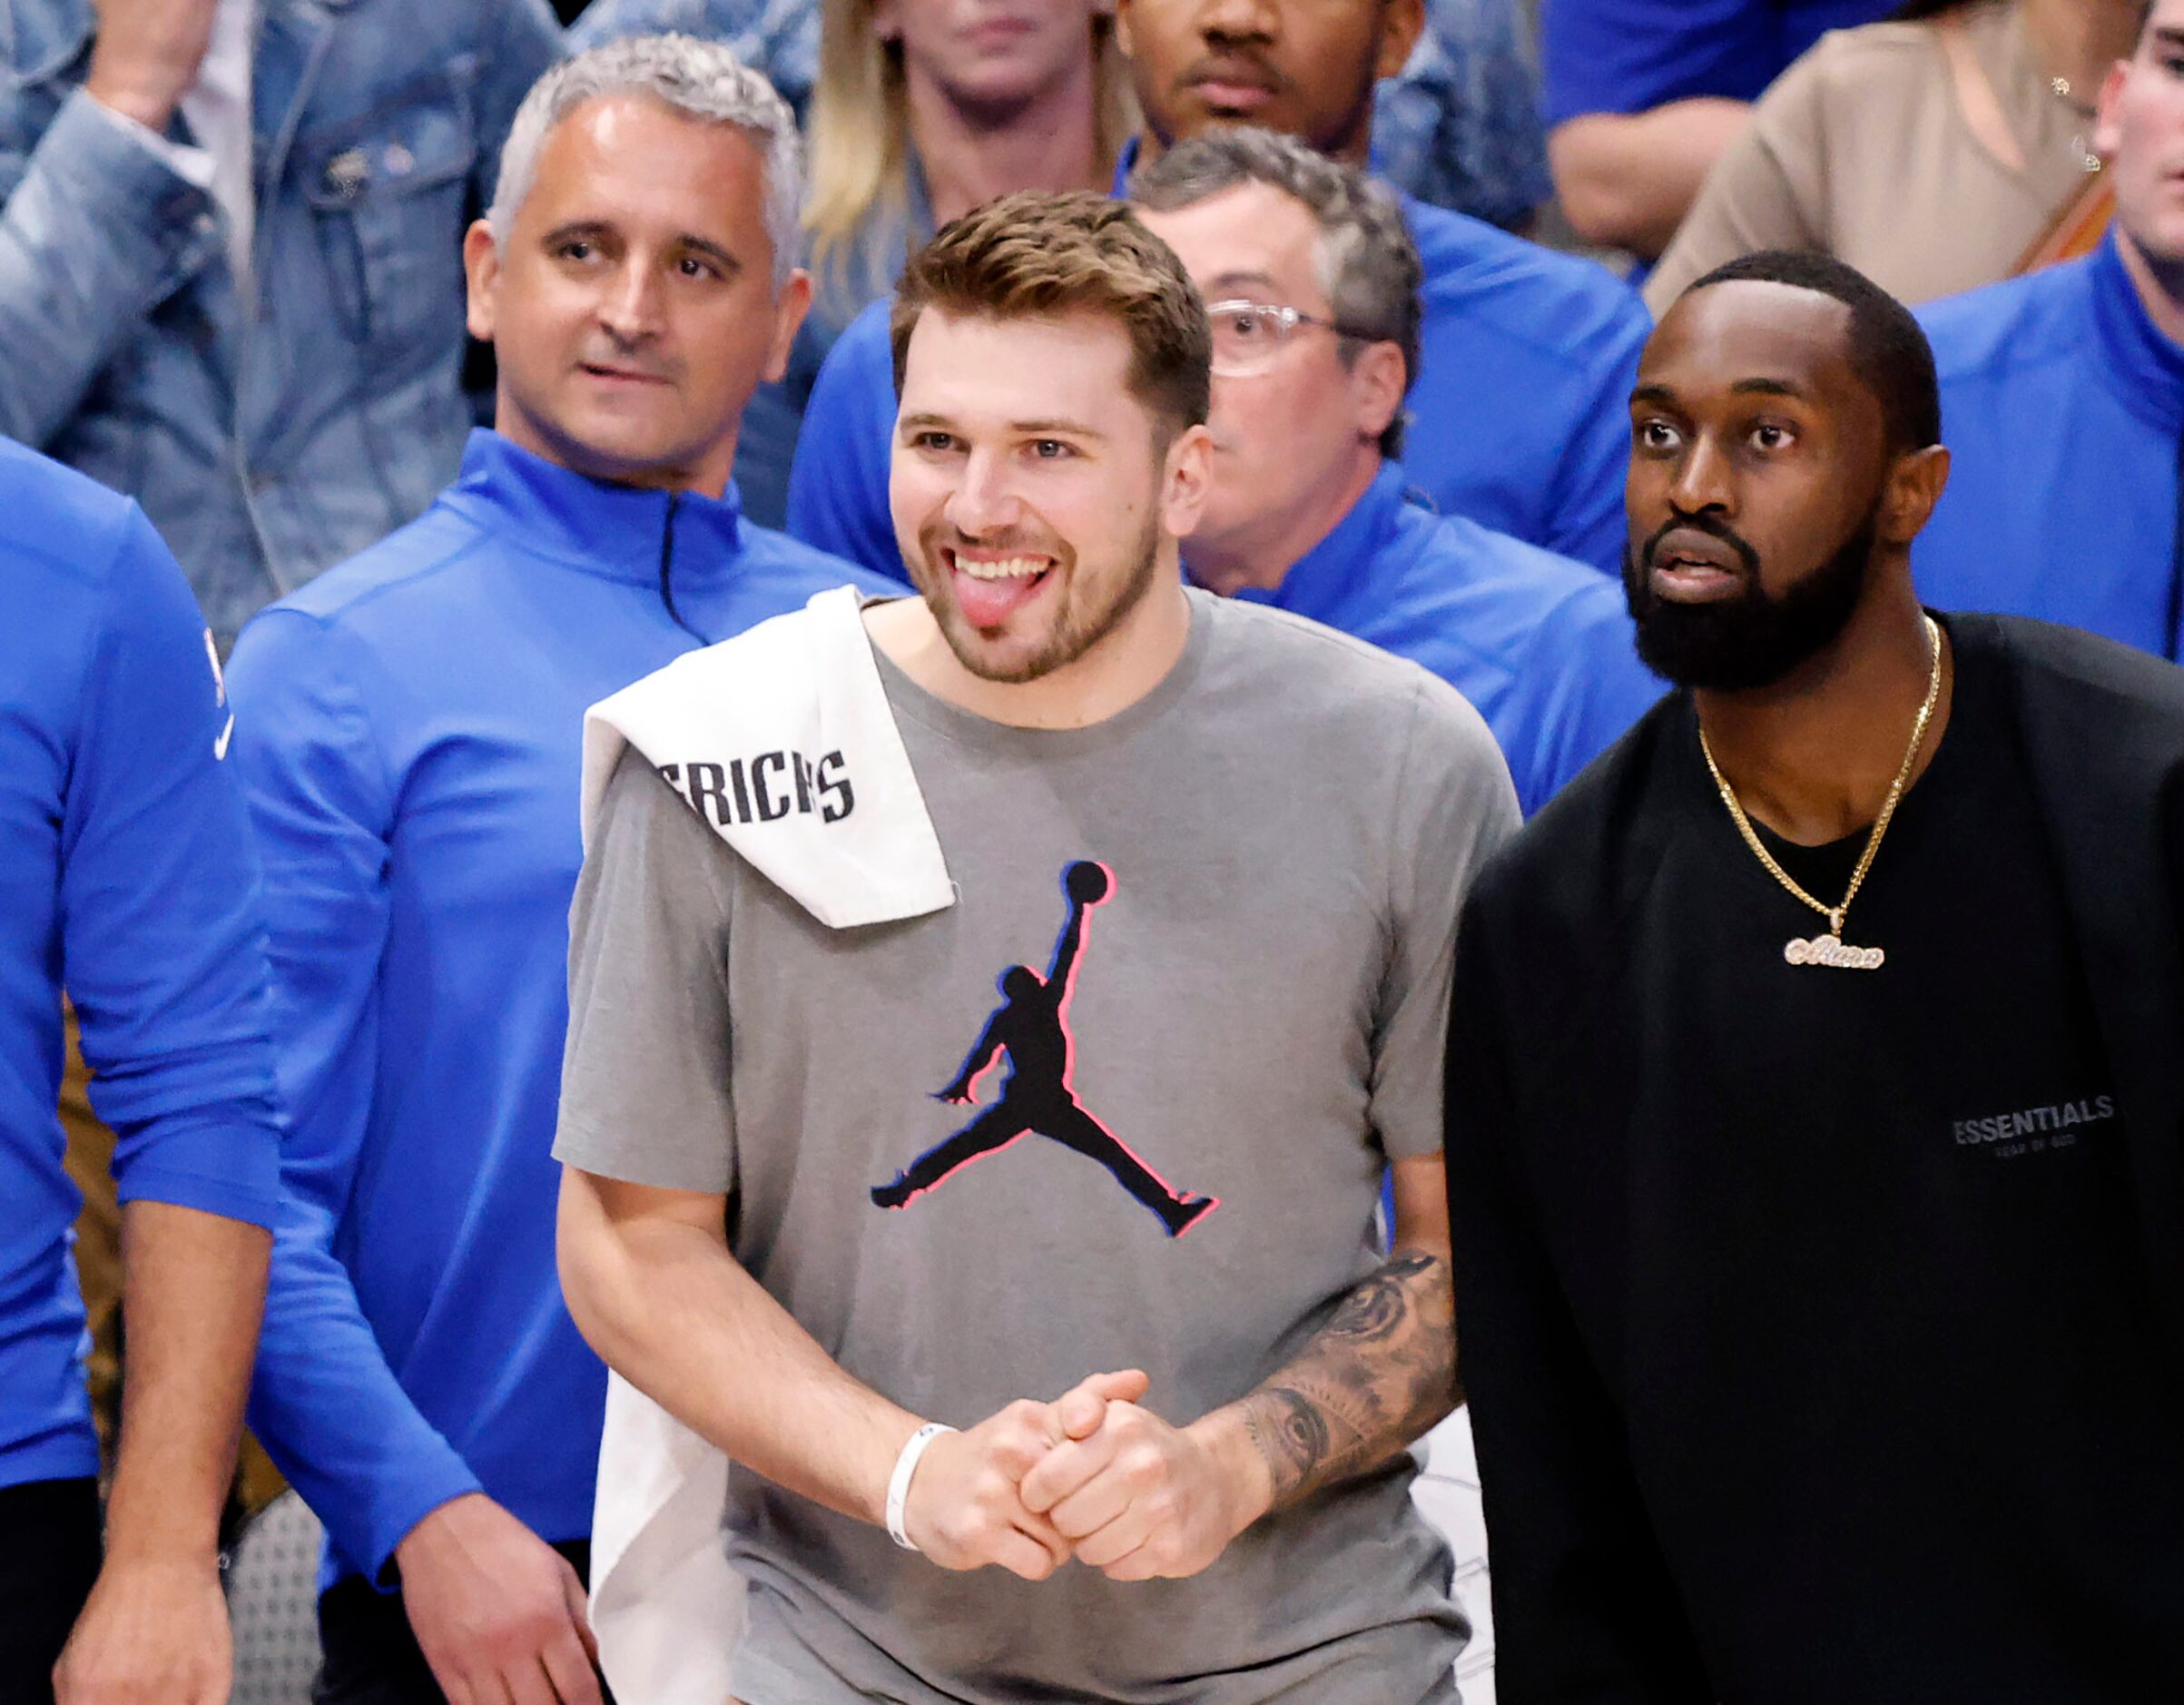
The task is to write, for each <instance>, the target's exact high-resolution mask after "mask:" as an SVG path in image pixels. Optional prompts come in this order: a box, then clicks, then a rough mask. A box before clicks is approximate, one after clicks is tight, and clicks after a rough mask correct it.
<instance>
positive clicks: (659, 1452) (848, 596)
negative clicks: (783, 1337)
mask: <svg viewBox="0 0 2184 1705" xmlns="http://www.w3.org/2000/svg"><path fill="white" fill-rule="evenodd" d="M860 606H861V600H860V599H859V597H858V595H857V592H856V590H855V588H853V587H851V586H842V587H840V588H838V589H836V590H834V591H831V592H821V593H820V594H819V595H818V596H815V597H813V598H812V601H811V602H810V603H809V604H807V605H806V606H804V607H803V608H802V609H801V610H797V611H793V612H792V613H791V614H789V615H787V616H775V617H774V618H773V619H772V620H771V621H767V622H761V623H760V624H759V625H758V626H755V627H753V628H750V629H748V630H747V631H745V632H744V633H742V634H739V635H737V636H735V637H734V638H733V639H729V640H724V641H723V642H722V643H721V644H720V645H717V646H707V647H706V648H705V649H704V650H703V651H696V652H692V653H690V654H689V655H686V656H683V657H679V658H677V659H676V660H675V661H674V663H671V664H669V665H667V667H665V668H664V669H662V670H660V671H658V672H657V673H656V674H654V675H647V676H646V677H645V678H644V680H642V681H639V682H638V683H637V684H636V685H635V686H630V687H625V688H624V689H623V690H622V691H621V692H619V693H617V694H615V695H614V696H613V697H612V698H608V699H604V700H602V701H601V702H600V703H599V704H597V705H593V706H592V708H591V709H590V710H589V711H588V712H586V713H585V719H584V839H585V846H586V847H587V848H588V847H589V846H590V844H591V841H592V832H593V829H594V827H595V823H596V820H597V815H598V812H599V808H600V805H601V803H602V802H603V801H604V800H605V797H606V784H607V781H608V778H609V777H611V776H612V775H613V774H614V773H615V764H616V763H617V762H618V761H619V760H620V758H621V756H622V751H623V748H624V747H625V745H627V746H635V748H636V749H637V750H638V751H639V752H640V753H642V754H644V757H645V759H646V760H647V761H648V762H650V763H651V764H654V766H656V767H657V768H659V769H660V770H661V771H662V773H663V774H665V775H666V776H667V779H668V780H669V781H670V782H673V783H674V784H675V785H676V786H677V788H678V789H680V790H681V791H682V793H683V794H684V798H685V799H687V800H689V801H690V802H691V803H692V805H693V807H694V809H696V810H697V811H698V813H699V815H700V817H701V818H702V820H703V821H704V822H705V823H707V824H708V825H709V826H710V827H711V828H712V829H713V832H714V833H717V834H718V835H720V837H721V838H722V839H723V840H724V841H726V842H727V843H728V844H729V845H730V846H732V847H733V848H734V849H735V850H736V852H738V853H739V854H740V855H742V856H743V858H744V859H746V860H748V861H749V862H751V863H752V864H753V866H754V867H755V868H756V869H757V870H758V871H759V872H761V873H762V874H763V875H764V876H765V877H766V878H767V879H768V880H769V881H771V882H773V883H775V884H776V885H777V886H778V887H780V888H781V889H782V891H783V892H786V893H787V894H788V895H789V896H790V897H791V898H792V899H793V900H794V901H795V902H797V903H798V904H799V905H801V906H802V907H803V909H804V910H805V911H806V912H810V913H811V914H812V916H813V917H814V918H816V919H818V920H819V921H821V923H824V924H826V925H827V926H828V927H830V928H831V929H837V930H842V929H850V928H853V927H855V926H857V925H861V924H868V923H885V922H890V921H893V920H896V919H899V918H916V917H922V916H924V915H925V914H926V913H927V912H939V911H941V910H943V909H945V908H946V907H948V906H949V905H952V904H953V903H954V902H955V889H954V886H953V884H952V883H951V882H949V876H948V866H947V864H946V862H944V861H943V860H942V858H941V856H940V840H939V838H938V837H937V836H936V835H935V834H934V833H933V826H932V819H931V817H930V815H929V814H928V813H927V811H926V809H925V796H924V795H923V794H922V793H920V791H919V788H918V778H917V776H916V774H914V773H913V772H912V771H911V769H910V754H908V753H907V752H905V751H904V750H903V748H902V735H901V733H900V730H898V729H897V728H896V726H895V719H894V715H893V713H892V712H891V711H890V709H889V706H888V702H887V689H886V688H885V687H884V686H883V685H881V684H880V670H879V665H877V664H876V663H874V661H873V659H872V649H871V641H870V640H869V639H867V638H866V636H865V632H864V619H863V616H862V615H861V607H860ZM727 1486H728V1459H727V1458H726V1457H725V1456H723V1454H721V1453H720V1452H719V1451H718V1450H717V1449H715V1448H714V1447H713V1445H712V1444H708V1443H707V1442H706V1441H705V1440H704V1439H703V1438H702V1437H700V1436H699V1435H698V1434H696V1433H694V1432H693V1431H692V1430H691V1429H690V1428H688V1427H686V1426H684V1424H682V1423H681V1422H680V1421H678V1420H676V1419H675V1418H674V1416H673V1415H671V1414H668V1413H667V1411H666V1410H664V1409H663V1408H661V1407H660V1406H659V1404H655V1403H654V1402H653V1400H652V1399H651V1398H649V1397H647V1396H646V1395H644V1393H642V1392H640V1391H639V1390H637V1388H636V1387H635V1386H634V1385H630V1384H629V1383H628V1382H627V1381H625V1380H624V1379H623V1378H622V1376H621V1375H619V1374H615V1375H609V1377H608V1380H607V1395H606V1424H605V1431H604V1432H603V1434H601V1437H600V1442H599V1480H598V1487H597V1492H596V1494H595V1501H594V1507H593V1511H592V1598H591V1618H592V1631H593V1632H594V1633H595V1635H596V1636H597V1637H598V1641H599V1661H600V1666H601V1668H603V1669H604V1670H605V1671H606V1679H607V1682H608V1685H610V1686H611V1687H612V1688H613V1689H614V1690H615V1696H616V1697H617V1698H619V1699H621V1700H625V1701H626V1702H627V1705H722V1701H723V1700H725V1699H726V1698H727V1697H728V1668H729V1660H730V1656H731V1653H732V1651H733V1647H734V1644H735V1641H736V1639H737V1637H738V1636H739V1635H740V1634H741V1632H742V1630H743V1582H742V1580H741V1579H740V1578H739V1577H738V1576H737V1575H736V1573H735V1572H734V1570H733V1569H732V1568H730V1567H729V1564H728V1559H727V1554H726V1552H725V1551H724V1550H723V1543H722V1536H721V1518H722V1513H723V1503H724V1502H725V1499H726V1496H727Z"/></svg>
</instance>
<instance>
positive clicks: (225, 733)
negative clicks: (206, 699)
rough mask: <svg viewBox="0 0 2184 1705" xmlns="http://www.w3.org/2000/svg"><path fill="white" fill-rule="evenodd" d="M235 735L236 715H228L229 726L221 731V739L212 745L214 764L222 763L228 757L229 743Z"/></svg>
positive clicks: (230, 713) (231, 713)
mask: <svg viewBox="0 0 2184 1705" xmlns="http://www.w3.org/2000/svg"><path fill="white" fill-rule="evenodd" d="M234 733H235V714H234V713H233V712H232V711H230V712H229V713H228V725H227V726H226V727H225V728H222V729H221V731H220V738H219V739H217V740H215V741H214V742H213V743H212V762H213V763H215V764H218V763H220V762H221V760H222V759H223V758H225V757H226V756H227V755H228V741H229V739H230V738H231V736H232V735H233V734H234Z"/></svg>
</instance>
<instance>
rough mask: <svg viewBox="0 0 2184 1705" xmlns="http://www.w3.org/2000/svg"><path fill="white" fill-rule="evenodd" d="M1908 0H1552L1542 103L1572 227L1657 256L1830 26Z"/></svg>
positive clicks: (1551, 159) (1543, 30) (1883, 12)
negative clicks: (1773, 90)
mask: <svg viewBox="0 0 2184 1705" xmlns="http://www.w3.org/2000/svg"><path fill="white" fill-rule="evenodd" d="M1901 4H1902V0H1545V4H1544V5H1542V6H1541V8H1540V112H1541V116H1542V117H1543V118H1544V119H1545V120H1546V123H1547V127H1548V130H1547V157H1548V163H1549V165H1550V166H1551V167H1552V168H1553V171H1554V179H1555V190H1556V192H1557V193H1558V194H1559V196H1560V198H1561V202H1562V212H1563V213H1564V214H1565V216H1566V217H1567V218H1568V219H1569V222H1570V226H1571V228H1572V229H1573V230H1575V231H1576V232H1577V233H1578V234H1579V236H1580V237H1583V238H1584V239H1585V240H1586V241H1588V242H1598V243H1604V244H1607V245H1608V247H1610V248H1616V249H1628V250H1629V251H1631V252H1632V253H1634V254H1637V255H1638V256H1640V257H1642V258H1644V259H1645V260H1648V261H1651V260H1652V259H1654V258H1656V257H1658V255H1659V254H1660V252H1661V251H1663V250H1664V249H1666V248H1667V247H1668V240H1669V239H1670V238H1671V237H1673V236H1675V235H1676V229H1677V226H1678V225H1679V224H1681V223H1682V222H1683V219H1684V215H1685V214H1687V213H1688V212H1690V211H1691V203H1692V202H1693V201H1694V200H1696V199H1697V195H1698V192H1699V187H1700V186H1701V185H1702V184H1704V183H1705V182H1706V181H1707V172H1708V170H1709V169H1710V168H1711V167H1712V166H1713V164H1714V163H1715V161H1716V160H1717V159H1719V158H1720V157H1721V154H1722V152H1723V151H1724V150H1725V149H1726V148H1727V147H1728V145H1729V144H1730V143H1732V142H1734V141H1736V138H1737V137H1738V136H1739V135H1741V134H1742V133H1743V132H1744V129H1745V127H1746V125H1747V124H1748V123H1751V117H1752V103H1753V102H1755V101H1756V100H1757V99H1758V98H1759V97H1760V95H1761V94H1764V93H1765V92H1766V86H1767V85H1768V84H1771V83H1772V82H1774V81H1775V79H1776V77H1778V76H1780V75H1781V74H1782V73H1783V72H1784V71H1785V70H1786V69H1787V68H1788V66H1789V64H1790V62H1791V61H1792V60H1794V59H1795V58H1796V57H1797V56H1798V55H1799V54H1802V53H1804V52H1805V49H1806V48H1808V47H1810V46H1811V45H1812V44H1814V43H1815V42H1816V41H1818V40H1819V39H1820V37H1821V36H1822V35H1824V34H1826V33H1827V32H1828V31H1829V30H1845V29H1851V28H1854V27H1855V26H1856V25H1861V24H1871V23H1874V21H1876V20H1877V19H1880V18H1884V17H1886V16H1888V15H1890V14H1891V13H1893V12H1894V11H1895V10H1896V9H1897V7H1898V6H1899V5H1901Z"/></svg>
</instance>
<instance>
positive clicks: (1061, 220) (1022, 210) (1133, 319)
mask: <svg viewBox="0 0 2184 1705" xmlns="http://www.w3.org/2000/svg"><path fill="white" fill-rule="evenodd" d="M928 308H938V309H940V310H941V311H942V312H943V313H950V314H962V315H969V316H973V317H983V318H985V319H989V320H1028V319H1041V320H1044V319H1051V318H1058V317H1059V316H1061V315H1065V314H1076V313H1090V314H1104V315H1106V316H1107V317H1108V318H1109V319H1112V320H1118V321H1120V322H1121V325H1122V329H1123V330H1124V331H1125V332H1126V334H1127V335H1128V337H1129V340H1130V370H1129V378H1128V384H1129V387H1130V391H1131V394H1132V395H1133V396H1135V397H1136V399H1138V400H1139V401H1140V402H1142V403H1144V404H1145V405H1146V408H1148V409H1151V410H1152V411H1153V412H1154V414H1155V415H1156V416H1157V417H1159V418H1160V419H1161V420H1162V422H1163V424H1164V425H1166V427H1167V429H1168V431H1169V434H1170V435H1171V436H1172V435H1173V434H1175V433H1177V432H1181V431H1184V430H1185V429H1187V428H1190V427H1195V426H1199V425H1203V424H1204V422H1205V414H1206V408H1207V405H1208V402H1209V401H1210V399H1211V392H1212V388H1213V359H1214V355H1213V334H1212V332H1211V330H1209V329H1208V328H1207V326H1206V322H1205V303H1204V302H1203V301H1200V300H1199V297H1198V291H1197V289H1196V287H1195V285H1193V284H1192V282H1191V279H1190V274H1189V273H1187V272H1185V271H1184V270H1183V262H1182V261H1178V260H1177V259H1176V252H1175V251H1174V250H1172V249H1170V248H1169V247H1168V246H1167V244H1166V243H1165V242H1163V241H1160V239H1159V238H1157V237H1156V236H1155V235H1154V234H1153V233H1152V232H1149V231H1147V230H1146V228H1145V226H1144V225H1142V224H1140V223H1139V222H1138V220H1137V216H1136V214H1135V213H1133V212H1131V211H1130V209H1129V206H1128V204H1127V203H1126V202H1117V201H1115V200H1112V199H1111V198H1109V197H1107V196H1105V195H1098V194H1095V193H1094V192H1091V191H1089V190H1071V191H1069V192H1066V193H1064V194H1059V195H1048V194H1042V193H1035V192H1018V193H1017V194H1014V195H1004V196H1002V197H1000V198H999V200H998V201H992V202H987V203H986V205H985V206H983V207H979V208H975V209H973V210H972V211H971V212H968V213H966V214H964V215H963V217H962V218H960V219H958V220H954V221H951V222H949V223H948V224H946V225H944V226H942V227H941V228H940V231H939V232H936V233H934V236H933V240H932V241H930V242H929V243H927V244H926V245H925V247H923V248H922V249H920V250H919V251H918V252H917V253H915V254H913V255H912V256H910V264H909V265H908V266H906V267H905V268H903V270H902V278H901V281H900V282H899V283H898V284H897V285H896V286H895V306H894V310H893V312H892V313H891V314H890V317H889V321H888V330H889V333H890V336H891V338H892V340H893V342H894V352H895V394H896V395H897V396H900V395H901V393H902V371H903V368H904V366H905V365H906V364H907V362H908V360H909V356H910V333H911V331H913V330H915V329H916V328H917V324H918V317H919V316H920V314H922V313H923V312H924V311H925V310H927V309H928Z"/></svg>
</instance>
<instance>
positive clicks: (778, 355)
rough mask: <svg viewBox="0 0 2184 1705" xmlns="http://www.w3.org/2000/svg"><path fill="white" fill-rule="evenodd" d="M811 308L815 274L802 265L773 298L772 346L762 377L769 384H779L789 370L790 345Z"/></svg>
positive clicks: (790, 275) (768, 351)
mask: <svg viewBox="0 0 2184 1705" xmlns="http://www.w3.org/2000/svg"><path fill="white" fill-rule="evenodd" d="M811 309H812V275H811V274H810V273H809V272H807V271H804V270H803V268H802V267H801V266H800V267H798V268H797V269H796V271H793V272H792V273H790V274H789V281H788V282H787V283H786V284H784V285H782V287H781V293H780V294H779V295H777V296H776V297H774V299H773V347H772V349H770V350H767V351H766V369H765V373H764V375H763V377H764V379H765V381H766V383H768V384H769V385H778V384H779V383H780V382H781V380H782V375H783V374H784V373H786V372H787V371H788V370H789V350H790V346H791V345H792V344H793V343H794V342H795V341H796V332H797V328H799V327H800V326H802V324H803V322H804V315H805V314H807V313H809V312H810V311H811Z"/></svg>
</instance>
